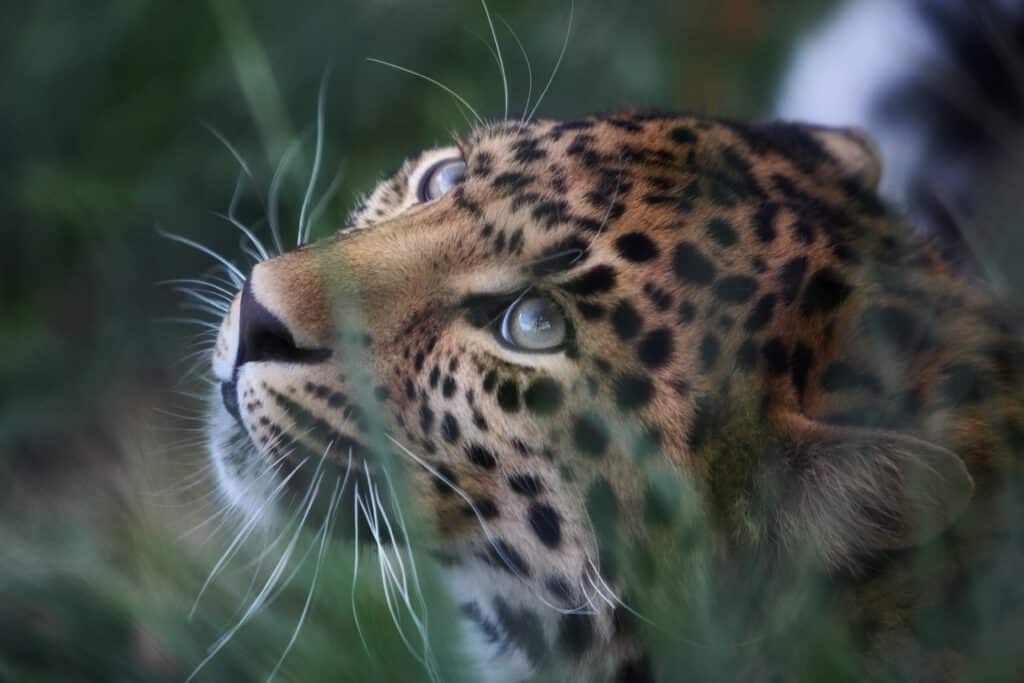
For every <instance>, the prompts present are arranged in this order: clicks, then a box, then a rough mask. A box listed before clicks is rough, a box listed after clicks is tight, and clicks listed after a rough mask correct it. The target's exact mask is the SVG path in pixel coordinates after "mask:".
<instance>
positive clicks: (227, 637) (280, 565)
mask: <svg viewBox="0 0 1024 683" xmlns="http://www.w3.org/2000/svg"><path fill="white" fill-rule="evenodd" d="M303 462H305V461H303ZM323 462H324V459H321V460H320V463H319V464H318V465H317V469H316V471H315V472H314V476H313V482H312V484H311V487H310V489H309V490H308V491H307V492H306V496H305V498H304V499H303V501H302V503H301V504H302V505H304V506H305V509H304V510H303V512H302V517H301V518H300V519H299V521H298V523H297V524H296V526H295V533H294V534H293V535H292V538H291V541H290V542H289V544H288V547H287V548H285V550H284V552H283V553H282V554H281V558H280V559H279V560H278V562H277V565H276V566H275V567H274V569H273V571H272V572H271V574H270V576H269V577H268V578H267V581H266V582H265V583H264V584H263V588H262V589H261V590H260V592H259V594H258V595H257V596H256V597H255V598H253V601H252V602H251V603H250V604H249V607H248V608H247V609H246V611H245V613H244V614H243V615H242V617H241V618H240V619H239V620H238V622H237V623H236V624H235V625H234V626H232V627H231V628H230V629H228V631H226V632H225V633H224V634H223V635H222V636H221V637H220V638H218V639H217V641H216V642H215V643H214V644H213V645H212V646H211V647H210V650H209V652H208V653H207V655H206V657H205V658H204V659H203V660H202V661H201V662H200V663H199V665H198V666H196V668H195V669H194V670H193V671H192V674H191V675H190V676H189V677H188V678H187V679H185V683H188V682H189V681H191V680H193V679H194V678H195V676H196V674H198V673H199V671H200V670H202V668H203V667H204V666H205V665H206V664H207V663H208V662H209V661H210V660H211V659H213V658H214V657H215V656H216V655H217V653H219V652H220V651H221V650H222V649H224V646H226V645H227V644H228V642H230V641H231V639H232V638H233V637H234V635H235V634H236V633H237V632H238V630H239V629H240V628H242V626H244V625H245V624H246V623H247V622H248V621H249V619H251V618H252V616H253V615H254V614H256V613H257V612H258V611H259V610H260V609H261V608H262V607H263V604H264V600H265V598H266V596H267V594H268V593H269V592H270V591H271V590H272V589H273V587H274V586H276V585H277V580H278V579H279V578H280V576H281V574H282V573H283V571H284V569H285V568H286V567H287V566H288V563H289V562H290V561H291V557H292V554H293V553H294V551H295V545H296V543H298V540H299V536H300V534H301V532H302V530H303V527H304V525H305V523H306V519H307V518H308V517H309V512H310V510H312V508H313V503H314V502H315V501H316V497H317V493H318V492H319V490H320V484H321V482H322V481H323V474H322V473H321V472H320V467H321V466H322V465H323ZM295 471H298V468H296V470H295ZM292 474H294V471H293V472H292Z"/></svg>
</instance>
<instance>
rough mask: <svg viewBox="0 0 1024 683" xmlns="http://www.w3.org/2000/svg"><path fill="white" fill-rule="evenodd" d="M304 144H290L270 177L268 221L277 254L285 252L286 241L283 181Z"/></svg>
mask: <svg viewBox="0 0 1024 683" xmlns="http://www.w3.org/2000/svg"><path fill="white" fill-rule="evenodd" d="M301 145H302V141H301V140H293V141H292V143H291V144H290V145H288V147H287V148H286V149H285V151H284V154H282V155H281V160H280V161H278V163H277V168H275V169H274V175H272V176H271V177H270V187H269V188H268V190H267V222H268V224H269V225H270V236H271V239H273V240H274V248H275V249H276V250H277V253H276V255H280V254H283V253H284V251H285V249H284V242H283V241H282V238H281V221H280V210H279V209H280V199H281V183H282V182H283V181H284V177H285V174H286V173H287V172H288V167H289V166H291V163H292V160H293V159H294V158H295V155H296V154H298V152H299V149H300V147H301Z"/></svg>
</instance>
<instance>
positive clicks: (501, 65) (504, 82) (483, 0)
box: [480, 0, 508, 120]
mask: <svg viewBox="0 0 1024 683" xmlns="http://www.w3.org/2000/svg"><path fill="white" fill-rule="evenodd" d="M480 5H481V6H482V7H483V8H484V16H485V17H487V27H488V28H489V29H490V30H491V39H492V40H493V41H494V50H495V52H496V54H497V57H498V70H499V71H500V72H501V87H502V90H503V91H504V95H505V109H504V111H505V113H504V115H503V116H502V120H505V119H508V74H507V73H506V72H505V59H504V57H503V56H502V54H501V43H500V42H498V33H497V31H495V30H494V20H493V19H491V10H490V8H488V7H487V0H480Z"/></svg>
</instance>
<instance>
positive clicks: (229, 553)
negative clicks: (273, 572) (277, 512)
mask: <svg viewBox="0 0 1024 683" xmlns="http://www.w3.org/2000/svg"><path fill="white" fill-rule="evenodd" d="M282 457H284V456H282ZM308 460H309V457H308V456H307V457H306V458H304V459H303V460H302V461H301V462H300V463H299V464H298V465H297V466H296V467H295V469H294V470H292V471H291V472H289V473H288V474H287V475H286V476H284V477H282V478H281V481H280V483H278V485H277V486H276V487H275V488H274V490H273V491H271V493H270V495H269V496H267V498H266V500H264V501H263V503H261V504H260V506H259V507H258V508H257V509H256V512H255V513H254V514H253V516H252V517H251V518H250V519H249V520H247V521H246V522H245V524H243V526H242V528H241V531H239V533H238V534H237V535H236V536H235V540H234V541H232V542H231V544H230V545H229V546H228V548H227V550H225V551H224V553H223V554H222V555H221V557H220V559H219V560H217V563H216V564H215V565H214V567H213V569H212V570H210V574H209V575H208V576H207V577H206V581H204V582H203V586H202V588H201V589H200V590H199V594H198V595H197V596H196V599H195V601H194V602H193V604H192V609H191V610H189V613H188V618H189V619H192V617H194V616H195V612H196V609H197V608H198V607H199V601H200V600H201V599H202V597H203V593H205V592H206V589H207V588H209V586H210V583H211V582H212V581H213V578H214V577H215V576H216V575H217V574H218V572H219V571H220V569H221V567H223V566H224V564H225V563H226V562H227V561H228V560H230V558H231V557H233V556H234V551H236V550H237V549H238V548H239V547H240V546H241V544H242V542H244V541H245V539H246V538H248V537H249V534H250V533H251V532H252V529H253V528H255V526H256V524H257V523H258V522H259V521H260V519H261V514H262V512H263V510H265V509H266V508H267V506H269V505H270V503H271V502H273V501H274V500H275V499H276V498H277V496H278V494H279V493H280V492H281V490H282V489H284V487H285V486H287V484H288V482H289V481H290V480H291V479H292V477H294V476H295V475H296V474H297V473H298V472H299V470H301V469H302V467H303V465H305V464H306V461H308Z"/></svg>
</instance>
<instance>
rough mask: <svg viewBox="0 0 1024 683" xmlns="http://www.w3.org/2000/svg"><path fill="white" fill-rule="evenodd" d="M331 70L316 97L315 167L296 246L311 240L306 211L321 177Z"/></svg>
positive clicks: (326, 72) (311, 170) (311, 173)
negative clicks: (325, 104) (325, 112)
mask: <svg viewBox="0 0 1024 683" xmlns="http://www.w3.org/2000/svg"><path fill="white" fill-rule="evenodd" d="M330 76H331V70H330V68H328V69H327V70H326V71H324V74H323V76H321V78H320V91H319V92H318V93H317V97H316V142H315V144H314V148H313V167H312V169H310V173H309V183H308V184H307V185H306V193H305V195H304V196H303V198H302V208H300V209H299V226H298V230H297V233H298V234H297V235H296V240H295V246H297V247H301V246H302V245H303V244H305V243H306V242H307V241H308V240H309V225H308V223H307V222H306V211H307V210H308V209H309V202H310V201H311V200H312V198H313V192H314V191H315V190H316V183H317V180H318V179H319V177H320V164H321V162H322V160H323V152H324V103H325V102H326V99H327V83H328V81H329V80H330Z"/></svg>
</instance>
